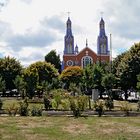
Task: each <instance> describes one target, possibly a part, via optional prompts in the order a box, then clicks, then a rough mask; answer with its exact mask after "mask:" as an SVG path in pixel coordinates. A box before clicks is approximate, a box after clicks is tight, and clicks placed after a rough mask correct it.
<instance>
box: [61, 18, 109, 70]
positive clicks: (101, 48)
mask: <svg viewBox="0 0 140 140" xmlns="http://www.w3.org/2000/svg"><path fill="white" fill-rule="evenodd" d="M109 61H110V52H109V48H108V37H107V36H106V33H105V22H104V20H103V18H102V17H101V20H100V23H99V36H98V38H97V53H96V52H94V51H93V50H92V48H90V47H89V46H88V42H87V40H86V46H85V48H84V49H82V50H81V51H79V50H78V46H77V45H76V46H74V36H73V34H72V22H71V20H70V17H68V20H67V22H66V35H65V37H64V54H63V61H62V70H63V69H65V68H67V67H68V66H80V67H82V68H84V67H86V66H87V65H89V64H94V63H98V62H109Z"/></svg>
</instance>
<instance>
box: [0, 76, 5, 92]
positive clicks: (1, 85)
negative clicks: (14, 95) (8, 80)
mask: <svg viewBox="0 0 140 140" xmlns="http://www.w3.org/2000/svg"><path fill="white" fill-rule="evenodd" d="M5 90H6V84H5V80H3V79H2V77H1V76H0V92H3V93H4V92H5Z"/></svg>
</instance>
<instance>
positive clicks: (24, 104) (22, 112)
mask: <svg viewBox="0 0 140 140" xmlns="http://www.w3.org/2000/svg"><path fill="white" fill-rule="evenodd" d="M28 112H29V110H28V101H27V98H26V99H25V100H24V101H23V102H20V108H19V114H20V115H21V116H28Z"/></svg>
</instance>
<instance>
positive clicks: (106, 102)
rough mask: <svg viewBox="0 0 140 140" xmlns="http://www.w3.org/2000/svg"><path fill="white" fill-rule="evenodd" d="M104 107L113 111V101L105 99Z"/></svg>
mask: <svg viewBox="0 0 140 140" xmlns="http://www.w3.org/2000/svg"><path fill="white" fill-rule="evenodd" d="M105 106H106V108H107V109H109V110H111V109H113V108H114V103H113V100H112V99H111V98H108V99H106V100H105Z"/></svg>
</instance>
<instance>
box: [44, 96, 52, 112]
mask: <svg viewBox="0 0 140 140" xmlns="http://www.w3.org/2000/svg"><path fill="white" fill-rule="evenodd" d="M44 107H45V110H49V109H50V107H51V99H50V96H49V95H48V94H45V95H44Z"/></svg>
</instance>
